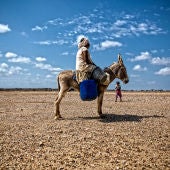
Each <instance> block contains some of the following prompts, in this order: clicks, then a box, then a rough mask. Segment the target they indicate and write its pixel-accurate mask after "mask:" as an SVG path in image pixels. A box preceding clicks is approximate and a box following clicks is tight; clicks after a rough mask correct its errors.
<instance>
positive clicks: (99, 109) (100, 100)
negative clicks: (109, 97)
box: [97, 92, 104, 117]
mask: <svg viewBox="0 0 170 170" xmlns="http://www.w3.org/2000/svg"><path fill="white" fill-rule="evenodd" d="M103 96H104V92H101V93H100V94H99V96H98V99H97V111H98V114H99V116H100V117H102V114H103V113H102V104H103Z"/></svg>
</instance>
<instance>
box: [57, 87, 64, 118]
mask: <svg viewBox="0 0 170 170" xmlns="http://www.w3.org/2000/svg"><path fill="white" fill-rule="evenodd" d="M66 92H67V90H62V89H61V90H60V91H59V93H58V96H57V98H56V101H55V109H56V111H55V120H56V119H59V118H61V114H60V102H61V100H62V98H63V97H64V95H65V93H66Z"/></svg>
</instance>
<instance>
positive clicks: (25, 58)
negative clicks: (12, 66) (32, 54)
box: [8, 56, 31, 64]
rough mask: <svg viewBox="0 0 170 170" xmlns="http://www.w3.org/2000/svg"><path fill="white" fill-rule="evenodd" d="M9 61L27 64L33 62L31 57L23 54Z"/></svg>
mask: <svg viewBox="0 0 170 170" xmlns="http://www.w3.org/2000/svg"><path fill="white" fill-rule="evenodd" d="M8 61H9V62H12V63H26V64H27V63H30V62H31V60H30V58H28V57H21V56H19V57H17V58H11V59H9V60H8Z"/></svg>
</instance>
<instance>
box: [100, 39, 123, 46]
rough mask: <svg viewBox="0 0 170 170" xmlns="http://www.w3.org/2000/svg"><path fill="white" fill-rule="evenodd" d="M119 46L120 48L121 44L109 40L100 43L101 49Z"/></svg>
mask: <svg viewBox="0 0 170 170" xmlns="http://www.w3.org/2000/svg"><path fill="white" fill-rule="evenodd" d="M121 46H122V43H120V42H118V41H109V40H106V41H104V42H102V43H101V47H102V48H110V47H121Z"/></svg>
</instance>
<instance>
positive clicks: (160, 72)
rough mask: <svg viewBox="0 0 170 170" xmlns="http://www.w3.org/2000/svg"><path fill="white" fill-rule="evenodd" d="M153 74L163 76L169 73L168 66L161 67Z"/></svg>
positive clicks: (169, 68)
mask: <svg viewBox="0 0 170 170" xmlns="http://www.w3.org/2000/svg"><path fill="white" fill-rule="evenodd" d="M155 74H157V75H163V76H167V75H170V67H165V68H162V69H160V70H159V71H158V72H155Z"/></svg>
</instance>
